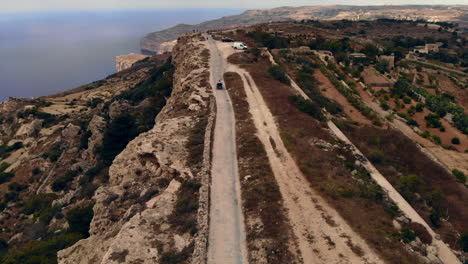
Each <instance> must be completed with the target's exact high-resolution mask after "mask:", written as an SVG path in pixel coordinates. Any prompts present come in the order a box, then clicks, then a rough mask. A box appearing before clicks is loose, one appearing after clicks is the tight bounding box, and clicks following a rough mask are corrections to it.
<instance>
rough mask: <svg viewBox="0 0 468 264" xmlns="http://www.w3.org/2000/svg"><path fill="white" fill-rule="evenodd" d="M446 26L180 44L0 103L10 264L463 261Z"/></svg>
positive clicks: (286, 25)
mask: <svg viewBox="0 0 468 264" xmlns="http://www.w3.org/2000/svg"><path fill="white" fill-rule="evenodd" d="M443 25H444V26H442V27H433V26H429V24H427V25H426V23H420V22H416V21H413V22H411V21H401V20H394V19H378V20H376V21H349V20H331V21H329V20H321V21H317V20H301V21H292V20H291V21H283V22H275V23H264V24H256V25H252V26H245V27H240V28H233V29H227V30H216V31H213V32H211V33H212V34H210V35H208V34H203V33H196V32H195V33H189V34H184V35H181V36H179V37H178V39H177V43H176V45H175V46H174V49H173V51H172V53H170V54H164V55H154V56H147V57H146V56H143V57H140V56H135V55H134V54H129V55H127V56H123V57H120V58H119V60H118V63H117V65H116V66H117V67H119V69H123V70H122V71H119V72H117V73H115V74H113V75H111V76H108V77H107V78H105V79H103V80H99V81H96V82H93V83H91V84H88V85H85V86H82V87H78V88H76V89H73V90H70V91H66V92H63V93H60V94H56V95H51V96H44V97H41V98H38V99H34V100H30V99H14V98H12V99H10V100H9V101H7V102H4V103H2V104H0V135H1V139H2V141H1V144H0V211H1V213H0V230H1V233H0V263H2V264H3V263H5V264H13V263H47V264H48V263H62V264H72V263H73V264H75V263H80V264H81V263H82V264H88V263H101V264H104V263H106V264H107V263H111V264H117V263H144V264H147V263H148V264H149V263H158V264H173V263H180V264H187V263H193V264H205V263H207V264H212V263H214V264H218V263H223V264H231V263H232V264H235V263H252V264H254V263H255V264H257V263H259V264H266V263H291V264H309V263H324V264H325V263H352V264H354V263H363V264H364V263H395V264H397V263H398V264H401V263H405V264H414V263H425V264H434V263H447V264H452V263H465V262H466V261H467V260H468V225H467V223H468V208H467V204H466V200H468V188H467V187H468V184H467V175H468V114H467V109H468V103H467V102H468V100H467V98H468V94H467V87H468V53H467V50H468V38H467V36H466V34H465V33H464V32H461V31H457V30H455V29H454V27H453V25H450V24H443ZM223 37H228V38H232V39H235V40H239V41H243V42H245V43H247V44H248V46H249V48H248V49H247V50H235V49H233V48H232V47H231V45H230V43H226V42H222V41H221V39H222V38H223ZM139 58H142V59H141V60H139V61H137V60H138V59H139ZM135 61H136V62H135ZM218 81H221V84H222V85H221V86H218ZM217 88H221V89H217Z"/></svg>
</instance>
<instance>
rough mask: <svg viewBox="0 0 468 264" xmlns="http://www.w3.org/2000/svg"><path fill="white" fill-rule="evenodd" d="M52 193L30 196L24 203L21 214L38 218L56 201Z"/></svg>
mask: <svg viewBox="0 0 468 264" xmlns="http://www.w3.org/2000/svg"><path fill="white" fill-rule="evenodd" d="M57 197H58V196H57V195H56V194H53V193H48V194H37V195H32V196H30V197H29V198H27V199H26V200H25V201H24V205H23V210H22V213H23V214H25V215H30V214H34V215H35V216H40V215H41V212H42V211H44V210H46V209H47V208H50V207H51V206H52V201H53V200H55V199H57Z"/></svg>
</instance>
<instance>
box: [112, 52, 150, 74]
mask: <svg viewBox="0 0 468 264" xmlns="http://www.w3.org/2000/svg"><path fill="white" fill-rule="evenodd" d="M147 57H148V56H147V55H142V54H136V53H129V54H126V55H120V56H117V57H116V58H115V68H116V70H117V72H119V71H122V70H126V69H128V68H130V67H132V65H133V64H134V63H135V62H137V61H139V60H143V59H145V58H147Z"/></svg>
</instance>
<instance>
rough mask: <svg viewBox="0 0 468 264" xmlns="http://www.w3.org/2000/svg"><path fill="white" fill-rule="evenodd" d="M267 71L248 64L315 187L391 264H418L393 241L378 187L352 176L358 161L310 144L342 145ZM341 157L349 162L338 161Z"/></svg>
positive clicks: (265, 65)
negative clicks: (302, 110)
mask: <svg viewBox="0 0 468 264" xmlns="http://www.w3.org/2000/svg"><path fill="white" fill-rule="evenodd" d="M268 67H269V62H268V61H267V60H266V59H260V60H259V62H257V63H255V64H251V65H247V66H246V68H247V70H248V71H249V72H250V73H251V75H252V77H253V78H254V80H255V82H256V84H257V85H258V87H259V89H260V91H261V93H262V95H263V98H264V99H265V101H266V102H267V105H268V107H269V109H270V111H271V112H272V114H273V115H274V116H275V118H276V119H277V120H278V125H279V128H280V129H281V135H282V139H283V142H284V144H285V146H286V147H287V149H288V150H289V152H290V153H291V154H292V156H293V157H294V159H295V161H296V163H297V164H298V166H299V168H300V169H301V171H302V172H303V173H304V175H305V177H306V178H307V179H308V181H309V182H310V184H311V186H312V188H314V189H315V190H316V191H318V192H319V193H320V194H321V196H323V197H324V198H325V199H326V200H327V202H328V203H330V205H332V206H333V207H334V208H335V209H336V210H337V211H338V212H339V213H340V214H341V215H342V217H343V218H344V219H345V220H346V221H347V222H348V223H349V225H350V226H351V227H352V228H353V229H354V230H355V231H356V232H357V233H358V234H360V235H361V236H362V237H363V238H364V239H365V240H366V241H367V243H368V244H369V245H370V246H371V247H372V248H373V249H375V251H376V252H378V253H379V254H380V255H381V256H382V257H384V258H385V259H386V260H387V261H388V262H389V263H419V259H418V258H417V257H416V256H415V255H413V254H411V253H409V252H408V251H407V250H406V249H405V247H404V245H403V244H401V243H400V242H399V241H398V240H397V239H396V238H395V237H394V234H395V232H396V229H395V228H394V227H393V225H392V216H393V215H392V214H390V213H388V212H389V211H391V210H390V209H389V208H387V207H386V206H385V205H384V203H383V202H382V200H381V198H379V196H380V194H379V191H378V190H379V188H378V187H377V186H375V185H373V184H371V183H366V184H360V182H361V181H362V180H364V182H366V178H365V175H364V176H363V179H359V180H357V179H356V178H355V177H352V176H351V170H353V169H354V162H355V159H354V157H352V155H351V154H350V153H349V152H348V151H345V150H342V149H341V148H335V149H329V150H327V151H326V149H324V148H323V147H319V146H317V145H315V144H313V143H312V142H314V141H316V140H318V139H320V140H323V141H326V142H329V143H332V144H340V143H338V142H335V141H334V139H333V138H332V137H331V136H330V134H329V132H328V131H326V130H325V129H323V127H322V126H323V124H321V123H319V122H318V121H316V120H315V119H314V118H312V117H311V116H308V115H307V114H305V113H302V112H300V111H299V110H298V109H297V108H296V107H295V106H294V105H293V104H292V103H291V102H290V101H289V100H288V98H289V96H290V95H291V94H292V93H293V92H292V89H291V88H290V87H289V86H287V85H284V84H282V83H280V82H278V81H276V80H274V79H272V78H271V77H270V76H269V75H268V73H267V69H268ZM339 155H341V156H344V157H345V159H346V160H345V161H343V160H341V159H340V158H338V156H339ZM350 243H352V242H350ZM355 250H356V251H359V250H358V249H355Z"/></svg>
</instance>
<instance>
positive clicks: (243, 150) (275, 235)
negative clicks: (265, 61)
mask: <svg viewBox="0 0 468 264" xmlns="http://www.w3.org/2000/svg"><path fill="white" fill-rule="evenodd" d="M224 80H225V82H226V88H227V89H228V91H229V95H230V97H231V100H232V103H233V106H234V112H235V116H236V132H237V136H236V141H237V154H238V161H239V174H240V177H241V189H242V195H243V207H244V215H245V221H246V228H247V242H248V247H249V261H250V262H251V263H263V262H265V261H266V263H298V260H297V259H296V258H297V257H296V256H295V253H296V252H295V251H297V246H296V245H295V244H294V242H293V240H292V237H293V234H292V231H291V227H290V226H289V224H288V221H287V218H286V216H285V209H284V207H283V202H282V198H281V193H280V191H279V189H278V184H277V182H276V180H275V178H274V176H273V172H272V170H271V167H270V164H269V161H268V157H267V156H266V152H265V149H264V147H263V145H262V143H261V142H260V140H259V139H258V137H257V135H256V134H257V130H256V128H255V125H254V123H253V121H252V115H251V114H250V112H249V104H248V102H247V100H246V95H245V91H244V87H243V83H242V80H241V78H240V76H239V74H237V73H233V72H228V73H226V74H225V75H224ZM259 201H262V202H259ZM259 221H260V223H261V225H260V226H259V225H258V222H259ZM256 222H257V224H255V223H256ZM264 255H266V256H264Z"/></svg>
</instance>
